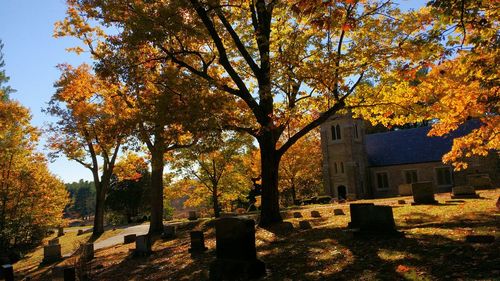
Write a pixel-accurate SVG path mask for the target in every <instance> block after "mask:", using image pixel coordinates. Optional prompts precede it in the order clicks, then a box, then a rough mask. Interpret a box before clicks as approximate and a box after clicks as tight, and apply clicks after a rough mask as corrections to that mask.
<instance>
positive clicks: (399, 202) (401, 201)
mask: <svg viewBox="0 0 500 281" xmlns="http://www.w3.org/2000/svg"><path fill="white" fill-rule="evenodd" d="M398 204H400V205H404V204H406V201H405V200H398Z"/></svg>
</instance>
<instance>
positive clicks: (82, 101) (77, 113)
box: [46, 64, 130, 237]
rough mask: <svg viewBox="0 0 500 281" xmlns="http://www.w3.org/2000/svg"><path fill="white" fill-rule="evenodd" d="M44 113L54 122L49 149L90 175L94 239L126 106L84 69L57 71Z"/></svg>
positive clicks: (123, 133) (123, 132)
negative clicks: (89, 172)
mask: <svg viewBox="0 0 500 281" xmlns="http://www.w3.org/2000/svg"><path fill="white" fill-rule="evenodd" d="M59 68H60V69H61V71H62V75H61V78H60V79H59V80H58V81H57V82H56V84H55V86H56V88H57V91H56V93H55V94H54V95H53V97H52V99H51V101H50V102H49V106H48V108H47V109H46V112H48V113H49V114H51V115H52V116H55V117H58V119H59V120H58V121H57V122H56V123H53V124H51V125H50V127H49V128H48V130H47V131H48V133H49V134H50V137H49V139H48V145H49V147H50V148H51V149H52V150H53V151H54V152H53V153H52V154H51V156H52V157H55V156H57V155H58V154H60V153H62V154H64V155H65V156H66V157H68V158H69V159H71V160H74V161H76V162H78V163H80V164H81V165H83V166H84V167H85V168H87V169H89V170H90V171H91V172H92V175H93V177H94V184H95V187H96V206H95V217H94V229H93V236H94V237H97V236H99V235H100V234H102V233H103V232H104V202H105V198H106V194H107V192H108V189H109V183H110V181H111V177H112V175H113V169H114V167H115V162H116V159H117V156H118V152H119V150H120V147H121V145H122V144H123V143H124V142H125V140H126V138H127V137H128V135H129V133H130V126H129V123H127V116H128V114H129V113H128V112H127V106H126V105H125V103H124V102H123V101H122V99H120V98H117V93H118V92H119V91H120V90H122V89H120V86H119V85H117V84H111V83H108V82H106V81H104V80H102V79H99V78H98V77H97V76H95V75H93V74H92V73H91V71H90V67H89V66H88V65H85V64H84V65H81V66H79V67H77V68H73V67H71V66H69V65H61V66H60V67H59Z"/></svg>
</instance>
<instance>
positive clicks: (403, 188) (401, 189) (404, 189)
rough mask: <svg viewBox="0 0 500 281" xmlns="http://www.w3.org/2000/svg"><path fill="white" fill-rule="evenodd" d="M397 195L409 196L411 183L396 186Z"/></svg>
mask: <svg viewBox="0 0 500 281" xmlns="http://www.w3.org/2000/svg"><path fill="white" fill-rule="evenodd" d="M398 194H399V196H411V195H412V193H411V183H406V184H400V185H398Z"/></svg>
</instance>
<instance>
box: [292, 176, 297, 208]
mask: <svg viewBox="0 0 500 281" xmlns="http://www.w3.org/2000/svg"><path fill="white" fill-rule="evenodd" d="M296 204H297V193H296V191H295V183H294V181H293V179H292V205H296Z"/></svg>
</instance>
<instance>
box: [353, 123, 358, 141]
mask: <svg viewBox="0 0 500 281" xmlns="http://www.w3.org/2000/svg"><path fill="white" fill-rule="evenodd" d="M354 138H355V139H359V133H358V124H354Z"/></svg>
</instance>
